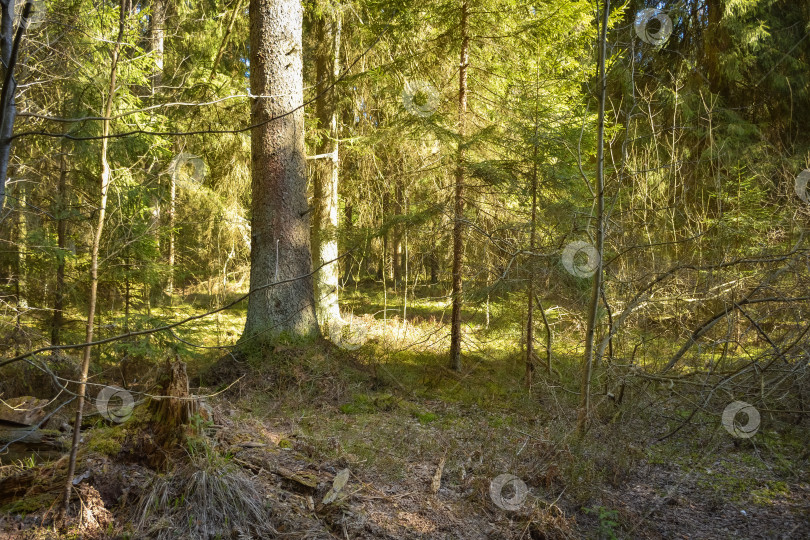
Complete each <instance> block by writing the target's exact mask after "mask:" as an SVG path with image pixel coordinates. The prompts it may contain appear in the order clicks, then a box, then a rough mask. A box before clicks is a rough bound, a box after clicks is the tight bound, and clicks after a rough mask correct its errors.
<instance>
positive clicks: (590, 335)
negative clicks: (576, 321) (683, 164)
mask: <svg viewBox="0 0 810 540" xmlns="http://www.w3.org/2000/svg"><path fill="white" fill-rule="evenodd" d="M603 9H604V11H603V13H602V28H601V32H600V36H599V120H598V125H597V140H596V253H597V255H598V260H597V265H596V273H595V274H594V276H593V287H592V288H591V301H590V304H589V306H588V325H587V327H586V330H585V358H584V360H583V363H582V381H581V384H580V390H579V392H580V401H579V411H578V414H577V429H578V430H579V431H580V432H583V431H584V430H585V427H586V426H587V422H588V415H589V413H590V408H591V372H592V371H593V356H594V355H593V352H594V350H593V346H594V338H595V336H596V324H597V315H598V312H599V297H600V292H601V290H602V254H603V252H604V244H605V227H604V213H605V100H606V99H607V79H606V77H605V58H606V56H607V25H608V21H609V16H610V0H605V5H604V8H603Z"/></svg>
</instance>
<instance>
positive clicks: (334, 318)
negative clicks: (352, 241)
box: [312, 6, 343, 328]
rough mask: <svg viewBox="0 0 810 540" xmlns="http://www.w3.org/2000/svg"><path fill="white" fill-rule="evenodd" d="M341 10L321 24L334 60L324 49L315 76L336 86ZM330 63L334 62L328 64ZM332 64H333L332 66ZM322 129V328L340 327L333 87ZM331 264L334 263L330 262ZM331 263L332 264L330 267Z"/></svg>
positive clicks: (317, 237)
mask: <svg viewBox="0 0 810 540" xmlns="http://www.w3.org/2000/svg"><path fill="white" fill-rule="evenodd" d="M342 24H343V22H342V16H341V13H340V7H339V6H338V7H335V9H334V27H333V29H332V31H331V32H327V31H326V30H325V25H326V23H325V21H323V20H321V21H319V22H318V36H319V38H320V39H319V41H320V42H321V43H322V44H324V43H325V42H326V40H327V38H328V35H327V34H331V36H332V50H331V58H329V57H328V55H327V53H326V52H323V49H325V48H326V47H322V48H321V51H322V52H320V54H318V62H317V65H316V72H317V73H316V76H317V80H318V81H323V84H324V85H326V84H334V82H335V81H336V80H337V78H338V77H339V76H340V37H341V30H342ZM329 60H331V62H330V61H329ZM329 64H331V65H329ZM315 109H316V116H317V117H318V121H319V125H320V127H324V126H327V125H328V126H329V137H328V139H327V138H324V139H323V143H322V144H321V145H319V147H318V154H326V153H331V154H332V157H331V159H330V158H324V159H323V160H318V162H317V163H316V167H315V170H316V174H315V178H314V183H313V195H314V201H313V204H314V207H315V215H314V217H313V224H312V262H313V265H314V266H315V268H319V267H320V269H319V270H317V272H316V273H315V276H314V279H315V310H316V313H317V315H318V322H319V323H320V325H321V327H322V328H326V327H327V326H328V325H330V324H340V323H341V321H342V319H341V316H340V307H339V305H338V285H339V278H338V273H339V265H338V262H337V261H336V260H335V259H337V257H338V244H337V232H338V173H339V169H340V161H339V157H338V127H337V95H336V92H335V89H334V87H333V88H332V89H331V90H330V91H329V92H327V93H324V92H323V91H322V90H321V92H320V93H319V97H318V100H317V102H316V104H315ZM330 261H334V262H331V263H330ZM327 263H329V264H327Z"/></svg>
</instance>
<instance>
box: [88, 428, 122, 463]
mask: <svg viewBox="0 0 810 540" xmlns="http://www.w3.org/2000/svg"><path fill="white" fill-rule="evenodd" d="M87 435H88V439H87V448H88V449H89V450H91V451H93V452H98V453H99V454H105V455H108V456H117V455H118V453H119V452H120V451H121V446H122V444H123V443H124V440H125V439H126V436H127V432H126V430H125V429H124V428H123V426H108V427H97V428H94V429H92V430H90V431H89V432H88V433H87Z"/></svg>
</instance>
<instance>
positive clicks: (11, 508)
mask: <svg viewBox="0 0 810 540" xmlns="http://www.w3.org/2000/svg"><path fill="white" fill-rule="evenodd" d="M53 498H54V496H53V494H49V493H42V494H40V495H34V496H32V497H23V498H21V499H18V500H16V501H14V502H11V503H9V504H7V505H5V506H3V507H2V508H0V513H5V514H23V515H25V514H30V513H32V512H37V511H39V510H43V509H45V508H48V507H49V506H50V505H51V503H53Z"/></svg>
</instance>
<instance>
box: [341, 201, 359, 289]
mask: <svg viewBox="0 0 810 540" xmlns="http://www.w3.org/2000/svg"><path fill="white" fill-rule="evenodd" d="M353 220H354V206H352V204H351V203H349V202H346V207H345V208H344V210H343V228H344V230H345V233H344V237H345V238H347V239H349V242H348V244H350V243H351V242H352V240H351V238H352V234H353V227H354V223H353ZM349 247H350V246H349V245H346V246H345V247H344V250H345V251H348V250H349ZM355 260H356V259H355V258H354V256H352V255H349V256H348V257H346V259H345V261H346V262H345V263H344V264H345V266H344V269H343V283H344V284H345V283H351V282H352V281H354V278H353V276H352V268H353V265H354V261H355Z"/></svg>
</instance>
